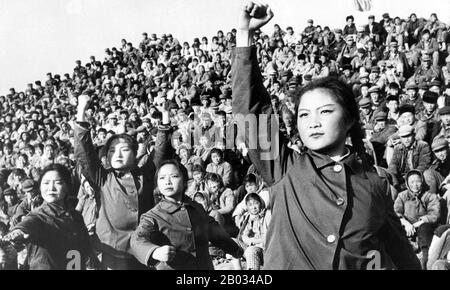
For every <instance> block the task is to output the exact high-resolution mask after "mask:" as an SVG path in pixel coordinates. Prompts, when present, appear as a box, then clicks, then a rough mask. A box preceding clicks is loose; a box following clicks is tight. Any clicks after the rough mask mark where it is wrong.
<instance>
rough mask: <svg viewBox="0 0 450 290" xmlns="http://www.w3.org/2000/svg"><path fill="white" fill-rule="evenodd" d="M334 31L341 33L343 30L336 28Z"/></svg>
mask: <svg viewBox="0 0 450 290" xmlns="http://www.w3.org/2000/svg"><path fill="white" fill-rule="evenodd" d="M334 33H338V34H342V33H343V32H342V29H340V28H339V29H336V30H335V31H334Z"/></svg>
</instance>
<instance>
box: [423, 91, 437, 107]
mask: <svg viewBox="0 0 450 290" xmlns="http://www.w3.org/2000/svg"><path fill="white" fill-rule="evenodd" d="M438 98H439V96H438V94H436V93H435V92H431V91H426V92H425V93H424V94H423V97H422V101H423V102H424V103H428V104H437V100H438Z"/></svg>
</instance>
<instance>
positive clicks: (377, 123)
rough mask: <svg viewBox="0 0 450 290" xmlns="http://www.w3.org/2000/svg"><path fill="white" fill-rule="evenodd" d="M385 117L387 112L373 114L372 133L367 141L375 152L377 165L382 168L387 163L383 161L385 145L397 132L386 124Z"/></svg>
mask: <svg viewBox="0 0 450 290" xmlns="http://www.w3.org/2000/svg"><path fill="white" fill-rule="evenodd" d="M387 117H388V114H387V112H384V111H378V112H376V113H375V117H374V125H373V132H372V136H371V137H370V139H369V141H370V142H371V143H372V145H373V147H374V150H375V156H376V158H377V159H376V160H377V165H378V166H383V167H387V163H386V161H385V160H384V153H385V150H386V143H387V141H388V140H389V138H390V137H391V136H392V135H393V134H394V133H395V132H396V131H397V128H396V127H395V126H394V125H392V124H388V122H387Z"/></svg>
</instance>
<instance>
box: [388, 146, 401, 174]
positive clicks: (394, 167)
mask: <svg viewBox="0 0 450 290" xmlns="http://www.w3.org/2000/svg"><path fill="white" fill-rule="evenodd" d="M400 156H401V154H399V149H398V147H397V148H394V153H393V154H392V160H391V162H390V163H389V166H388V170H389V172H391V173H392V174H394V175H397V174H398V166H399V163H400V158H401V157H400Z"/></svg>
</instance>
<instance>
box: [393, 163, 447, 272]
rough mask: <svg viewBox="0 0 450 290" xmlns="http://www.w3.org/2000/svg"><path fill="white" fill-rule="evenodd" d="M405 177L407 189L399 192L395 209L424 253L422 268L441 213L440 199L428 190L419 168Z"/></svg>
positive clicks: (407, 231) (413, 241)
mask: <svg viewBox="0 0 450 290" xmlns="http://www.w3.org/2000/svg"><path fill="white" fill-rule="evenodd" d="M405 179H406V186H407V190H405V191H403V192H400V193H399V194H398V196H397V199H396V200H395V204H394V211H395V213H396V214H397V215H398V216H399V217H400V222H401V223H402V225H403V227H404V228H405V230H406V234H407V236H408V238H409V239H410V240H411V241H412V243H413V244H415V243H417V246H418V249H417V250H418V251H420V252H421V253H422V260H421V263H422V268H423V269H425V268H426V265H427V260H428V249H429V247H430V244H431V240H432V238H433V230H434V228H435V224H436V222H437V220H438V219H439V215H440V206H439V199H438V197H437V195H436V194H434V193H430V192H429V191H427V190H426V183H425V182H424V178H423V175H422V173H421V172H420V171H419V170H411V171H409V172H408V173H407V175H406V178H405Z"/></svg>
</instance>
